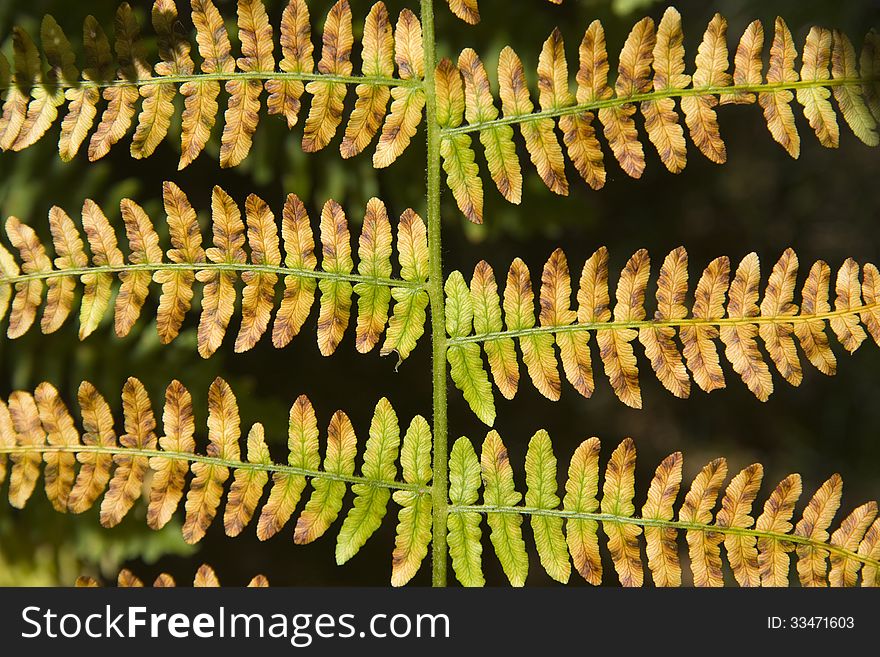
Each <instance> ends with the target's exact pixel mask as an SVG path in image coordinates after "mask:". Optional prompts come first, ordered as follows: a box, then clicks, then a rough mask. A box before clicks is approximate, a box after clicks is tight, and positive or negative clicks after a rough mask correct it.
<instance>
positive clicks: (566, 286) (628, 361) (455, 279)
mask: <svg viewBox="0 0 880 657" xmlns="http://www.w3.org/2000/svg"><path fill="white" fill-rule="evenodd" d="M798 268H799V264H798V258H797V255H796V254H795V252H794V251H793V250H792V249H787V250H786V251H785V252H784V253H783V254H782V256H781V257H780V259H779V260H778V261H777V262H776V263H775V265H774V266H773V268H772V270H771V272H770V276H769V279H768V280H767V283H766V285H765V287H764V288H763V292H762V290H761V288H760V282H761V268H760V262H759V259H758V256H757V254H755V253H750V254H748V255H747V256H746V257H745V258H743V259H742V261H741V262H740V263H739V265H738V266H737V267H736V270H735V273H734V275H733V277H732V278H731V271H730V270H731V267H730V261H729V259H728V258H727V257H726V256H722V257H720V258H716V259H715V260H713V261H712V262H711V263H709V265H708V266H707V267H706V269H705V270H704V271H703V273H702V275H701V276H700V278H699V281H698V283H697V285H696V289H695V292H694V302H693V305H692V307H691V308H688V306H687V305H686V303H685V300H686V299H687V295H688V290H689V283H688V281H689V278H688V256H687V252H686V251H685V249H684V248H683V247H679V248H677V249H675V250H673V251H672V252H671V253H669V254H668V255H667V256H666V258H664V260H663V263H662V265H661V266H660V269H659V273H658V276H657V278H656V310H655V311H654V313H653V315H652V316H651V317H650V318H647V312H646V308H645V291H646V289H647V286H648V283H649V280H650V279H651V263H650V258H649V257H648V253H647V252H646V251H645V250H640V251H638V252H636V253H635V254H634V255H633V256H632V257H631V258H630V259H629V261H628V262H627V263H626V265H625V267H624V268H623V271H622V272H621V275H620V278H619V279H618V282H617V287H616V295H615V296H616V303H613V304H612V301H611V296H610V290H609V280H608V279H609V272H608V252H607V250H606V249H605V248H604V247H603V248H601V249H599V250H598V251H596V252H595V253H594V254H593V255H592V256H590V258H588V259H587V261H586V263H585V264H584V266H583V269H582V273H581V277H580V282H579V285H578V292H577V295H576V296H577V306H576V307H572V298H571V297H572V278H571V273H570V271H569V265H568V259H567V258H566V256H565V253H564V252H563V251H562V250H561V249H557V250H555V251H554V252H553V253H552V254H551V255H550V258H549V259H548V260H547V262H546V264H545V265H544V269H543V273H542V277H541V290H540V295H538V301H539V302H540V308H541V312H540V322H539V324H538V325H536V323H535V318H534V312H535V301H536V298H535V297H536V295H535V291H534V290H533V288H532V284H531V279H530V274H529V270H528V268H527V267H526V265H525V263H524V262H523V261H522V260H520V259H516V260H514V262H513V263H512V264H511V267H510V270H509V273H508V277H507V284H506V286H505V289H504V317H503V321H502V317H501V312H500V309H499V308H498V305H499V297H498V291H497V283H496V281H495V276H494V274H493V272H492V269H491V268H490V267H489V266H488V265H487V264H486V263H480V264H479V265H477V267H476V269H475V270H474V274H473V276H472V278H471V282H470V289H471V297H472V298H471V299H467V300H465V298H464V297H465V296H466V294H465V291H466V289H467V283H466V281H465V279H464V277H463V276H462V275H461V273H460V272H453V273H452V274H451V275H450V276H449V278H448V279H447V286H446V297H447V300H446V313H447V334H448V336H449V337H448V339H447V349H448V352H449V356H450V363H451V364H452V380H453V382H454V383H455V384H456V387H458V388H459V389H460V390H461V391H462V392H463V394H464V396H465V399H466V400H467V401H468V403H469V404H470V406H471V409H472V410H473V411H474V412H475V413H476V414H477V416H478V417H480V418H481V419H482V420H483V421H484V422H486V423H487V424H489V425H490V426H491V424H492V422H493V421H494V400H493V398H492V394H491V384H490V383H489V378H488V372H491V374H492V380H493V381H494V383H495V387H497V388H498V390H499V391H500V392H501V393H502V395H503V396H504V397H506V398H508V399H511V398H513V396H514V395H515V394H516V391H517V388H518V382H519V363H518V358H517V355H516V351H515V350H514V341H516V342H518V343H519V345H520V349H521V351H522V362H523V363H524V364H525V365H526V371H527V372H528V375H529V378H530V379H531V380H532V382H533V383H534V384H535V387H536V388H537V389H538V390H539V391H540V392H541V393H542V394H543V395H544V396H546V397H547V398H548V399H551V400H556V399H559V397H560V392H561V379H560V376H559V370H558V367H559V359H560V358H561V362H562V367H563V370H564V372H565V376H566V379H568V381H569V383H571V385H572V387H573V388H574V389H575V390H577V391H578V392H579V393H580V394H581V395H582V396H584V397H587V398H588V397H590V396H591V395H592V393H593V389H594V386H595V383H594V374H593V363H594V360H593V359H594V355H593V354H592V353H591V344H590V343H591V335H592V334H593V333H595V336H596V337H595V342H596V345H597V346H598V356H599V359H600V360H601V362H602V364H603V366H604V370H605V375H606V377H607V379H608V381H609V383H610V384H611V387H612V389H613V390H614V392H615V394H616V395H617V397H618V398H619V399H620V400H621V401H622V402H623V403H625V404H627V405H628V406H632V407H634V408H640V407H641V387H640V384H639V368H638V362H637V358H636V355H635V351H634V350H633V345H632V342H633V341H634V340H635V339H636V337H638V339H639V341H640V342H641V343H642V345H643V346H644V348H645V356H647V358H648V360H649V361H650V363H651V367H652V369H653V370H654V373H655V374H656V376H657V379H658V380H659V381H660V383H661V384H662V385H663V387H665V388H666V389H667V390H669V391H670V392H671V393H672V394H674V395H676V396H677V397H681V398H686V397H688V396H690V394H691V376H692V377H693V381H694V382H695V383H696V384H697V386H698V387H699V388H700V389H701V390H703V391H705V392H711V391H713V390H718V389H721V388H724V387H725V386H726V383H725V376H724V370H723V368H722V366H721V362H720V358H719V350H718V344H717V342H716V340H717V339H718V338H720V340H721V343H722V344H723V345H724V356H725V357H726V359H727V361H728V362H729V363H730V365H731V366H732V368H733V370H734V372H736V373H737V374H738V375H739V376H740V378H741V379H742V380H743V382H744V383H745V384H746V386H747V387H748V388H749V390H750V391H751V392H752V393H753V394H754V395H755V396H756V397H757V398H758V399H759V400H761V401H766V400H767V399H768V398H769V396H770V395H771V394H772V392H773V377H772V375H771V372H770V366H769V364H770V363H772V365H773V367H774V368H775V369H776V371H777V372H778V373H779V375H780V376H781V377H782V378H783V379H785V380H786V381H787V382H788V383H790V384H791V385H793V386H798V385H800V383H801V382H802V380H803V378H804V376H805V374H804V371H803V366H802V363H801V354H803V356H805V357H806V359H807V360H808V361H809V362H810V364H812V365H813V366H814V367H815V368H816V369H818V370H819V371H820V372H822V373H823V374H826V375H832V374H834V373H835V372H836V359H835V355H834V352H833V351H832V350H831V347H830V343H829V334H828V332H827V329H828V328H829V327H830V328H831V329H832V331H833V333H834V335H835V336H836V337H837V339H838V341H839V342H840V343H841V345H843V347H844V348H845V349H846V350H847V351H849V352H853V351H855V350H856V349H858V347H859V346H860V345H861V344H862V343H863V342H864V341H865V340H866V339H867V337H868V335H871V337H872V338H874V339H875V341H876V340H877V338H878V337H880V330H878V329H880V319H878V317H880V311H878V310H877V308H876V304H877V302H878V300H880V295H878V292H877V291H878V290H880V273H878V272H877V268H876V267H875V266H874V265H872V264H866V265H864V267H860V266H859V264H858V263H856V262H855V261H853V260H852V259H848V260H846V261H845V262H844V263H843V265H842V266H841V267H840V269H839V270H838V273H837V278H836V285H835V290H834V291H835V293H836V298H835V302H834V307H833V309H832V305H831V303H830V301H829V296H830V292H831V289H830V284H831V270H830V268H829V267H828V265H827V264H825V263H824V262H822V261H819V262H817V263H816V264H814V265H813V267H812V268H811V269H810V272H809V275H808V276H807V278H806V280H805V281H804V283H803V287H802V290H801V296H800V304H798V303H796V300H795V293H796V288H797V282H798ZM459 281H460V282H459ZM463 310H464V311H466V314H464V315H463V314H462V312H463ZM688 315H690V316H688ZM454 317H459V318H461V319H460V320H458V321H455V322H453V323H450V319H449V318H454ZM472 327H473V328H472ZM554 344H555V345H556V347H558V350H559V351H558V355H557V352H556V350H555V349H554ZM479 345H482V347H483V348H482V351H483V352H484V353H485V356H486V360H487V363H488V366H487V364H486V363H484V362H483V359H482V358H481V356H480V354H479V351H478V350H477V349H476V347H478V346H479ZM761 345H763V347H764V350H765V351H766V354H765V352H764V351H762V350H761ZM798 345H799V346H800V349H798ZM453 356H454V358H453Z"/></svg>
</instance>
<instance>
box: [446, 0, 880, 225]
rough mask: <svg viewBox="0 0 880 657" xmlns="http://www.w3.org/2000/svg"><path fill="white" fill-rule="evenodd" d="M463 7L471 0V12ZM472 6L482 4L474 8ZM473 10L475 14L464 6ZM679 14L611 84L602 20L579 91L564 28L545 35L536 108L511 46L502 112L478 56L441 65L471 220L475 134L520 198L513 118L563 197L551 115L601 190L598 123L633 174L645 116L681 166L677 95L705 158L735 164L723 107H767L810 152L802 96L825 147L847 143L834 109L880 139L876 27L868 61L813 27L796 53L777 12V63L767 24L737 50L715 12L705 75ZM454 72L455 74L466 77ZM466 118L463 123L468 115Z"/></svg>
mask: <svg viewBox="0 0 880 657" xmlns="http://www.w3.org/2000/svg"><path fill="white" fill-rule="evenodd" d="M465 6H469V5H466V4H462V6H461V8H462V9H464V8H465ZM472 8H473V9H475V5H473V7H472ZM464 15H465V16H468V15H469V16H472V17H475V16H476V14H475V13H471V14H464ZM683 38H684V36H683V32H682V25H681V16H680V15H679V13H678V12H677V11H676V10H675V9H674V8H672V7H670V8H668V9H667V10H666V13H665V14H664V15H663V18H662V20H661V21H660V23H659V25H655V23H654V21H653V20H652V19H651V18H644V19H642V20H641V21H639V22H638V23H637V24H636V25H635V27H634V28H633V29H632V32H631V33H630V34H629V37H628V38H627V40H626V42H625V44H624V46H623V49H622V51H621V53H620V57H619V63H618V74H617V78H616V80H615V81H614V83H613V84H611V83H610V82H609V79H608V77H609V71H610V66H609V61H608V52H607V48H606V45H605V33H604V30H603V28H602V24H601V23H600V22H599V21H594V22H593V23H592V24H591V25H590V26H589V28H588V29H587V31H586V33H585V35H584V38H583V40H582V42H581V44H580V48H579V60H580V62H579V68H578V72H577V76H576V81H577V93H576V95H573V94H572V93H571V91H570V88H569V84H570V81H569V67H568V63H567V61H566V59H565V50H564V44H563V39H562V35H561V33H560V32H559V30H558V29H557V30H554V32H553V33H552V34H551V35H550V37H549V38H548V39H547V40H546V41H545V42H544V46H543V49H542V51H541V54H540V57H539V60H538V66H537V78H538V89H537V95H538V104H539V105H540V109H538V110H536V109H535V108H534V106H533V103H532V99H531V96H530V93H529V89H528V85H527V84H526V76H525V71H524V68H523V64H522V62H521V60H520V58H519V57H518V56H517V54H516V53H515V52H514V51H513V50H511V49H510V48H509V47H508V48H505V49H504V50H503V51H502V52H501V56H500V57H499V60H498V82H499V91H500V99H501V116H500V117H499V111H498V108H497V107H496V104H495V98H494V96H493V92H492V88H491V85H490V82H489V77H488V75H487V72H486V69H485V67H484V66H483V63H482V62H481V61H480V58H479V57H478V56H477V53H476V52H474V51H473V50H471V49H466V50H464V51H462V53H461V55H460V56H459V58H458V65H457V67H456V65H455V64H453V63H452V62H451V61H450V60H448V59H446V60H442V61H441V62H440V63H439V64H438V66H437V70H436V74H435V78H436V80H437V95H438V99H437V103H438V108H439V109H438V114H439V116H438V122H439V123H440V125H441V128H442V130H441V139H442V141H441V153H442V155H443V159H444V168H445V170H446V172H447V184H448V186H449V188H450V189H451V190H452V192H453V195H454V196H455V199H456V201H457V202H458V206H459V208H460V209H461V211H462V212H463V213H464V214H465V216H466V217H467V218H468V219H470V220H471V221H473V222H475V223H480V222H481V221H482V210H481V209H482V204H483V195H482V194H483V193H482V184H481V183H480V178H479V171H478V167H477V165H476V163H475V160H476V155H475V153H474V150H473V148H472V146H471V135H475V136H477V137H478V138H479V139H480V141H481V143H482V144H483V148H484V150H485V162H486V166H487V168H488V170H489V173H490V176H491V178H492V180H493V181H494V182H495V185H496V187H497V188H498V191H499V192H500V193H501V195H502V196H503V197H504V198H505V199H507V200H508V201H510V202H511V203H519V202H520V198H521V194H522V173H521V167H520V162H519V158H518V156H517V153H516V146H515V142H514V131H513V128H514V126H518V127H519V130H520V132H521V133H522V137H523V140H524V142H525V147H526V150H527V152H528V153H529V156H530V158H531V161H532V163H533V164H534V166H535V169H536V170H537V172H538V174H539V175H540V177H541V179H542V180H543V181H544V183H545V184H546V186H547V187H548V188H549V189H551V190H552V191H553V192H555V193H557V194H560V195H563V196H565V195H567V194H568V189H569V187H568V181H567V179H566V177H565V162H564V156H563V151H562V144H560V142H559V139H558V136H557V133H556V130H555V127H556V126H555V125H554V121H555V120H557V119H558V128H559V130H560V131H561V132H562V136H563V142H562V143H563V144H564V145H565V148H566V151H567V152H568V156H569V159H570V160H571V162H572V164H574V166H575V168H576V169H577V171H578V172H579V173H580V175H581V177H582V178H583V179H584V180H585V181H586V182H587V183H588V184H589V185H590V186H591V187H592V188H594V189H599V188H601V187H602V186H603V185H604V184H605V178H606V170H605V164H604V159H605V157H604V154H603V151H602V147H601V146H600V144H599V141H598V139H597V138H596V130H597V129H598V128H597V127H596V126H595V120H596V118H597V117H598V121H599V124H601V126H602V130H603V132H604V135H605V138H606V140H607V141H608V144H609V146H610V147H611V151H612V152H613V154H614V158H615V159H616V160H617V161H618V162H619V164H620V167H621V168H622V169H623V171H625V172H626V173H627V174H628V175H629V176H631V177H633V178H640V177H641V176H642V173H643V172H644V170H645V152H644V148H643V145H642V142H641V140H640V137H639V133H638V130H637V128H636V122H635V115H636V112H637V111H640V112H641V114H642V116H643V117H644V120H645V130H646V132H647V135H648V139H649V141H650V142H651V144H653V146H654V148H655V149H656V151H657V153H658V155H659V157H660V160H661V161H662V162H663V164H664V166H665V167H666V168H667V169H668V170H669V171H670V172H672V173H679V172H681V171H682V170H683V169H684V167H685V165H686V164H687V140H686V137H685V130H684V128H683V127H682V124H681V122H680V116H679V114H678V112H677V111H676V107H675V101H676V99H679V100H680V105H681V110H682V112H683V113H684V119H685V121H684V122H685V124H686V125H687V128H688V130H687V132H688V134H689V135H690V140H691V141H692V142H693V144H694V145H695V146H696V147H697V148H698V149H699V150H700V152H702V153H703V155H705V156H706V157H707V158H708V159H710V160H711V161H713V162H716V163H719V164H720V163H723V162H725V161H726V159H727V151H726V147H725V144H724V140H723V139H722V137H721V133H720V129H719V126H718V116H717V107H718V106H719V105H725V104H731V103H735V104H748V103H755V102H756V101H757V103H758V104H759V105H760V107H761V108H762V110H763V112H764V119H765V121H766V123H767V126H768V128H769V130H770V133H771V135H772V137H773V139H774V140H776V141H777V142H778V143H779V144H780V145H782V146H783V148H785V150H786V151H787V152H788V153H789V154H790V155H791V156H792V157H794V158H797V157H798V156H799V154H800V136H799V134H798V131H797V127H796V125H795V119H794V110H793V108H792V102H793V101H794V99H795V96H797V101H798V104H800V105H801V106H802V107H803V110H804V115H805V116H806V118H807V120H808V121H809V123H810V126H811V127H812V128H813V130H814V131H815V133H816V136H817V138H818V139H819V142H820V143H821V144H822V145H823V146H826V147H829V148H836V147H837V146H838V145H839V127H838V119H837V112H836V111H835V109H834V107H833V106H832V104H831V100H830V99H831V96H832V95H833V96H834V100H835V102H836V104H837V109H838V111H839V113H840V115H841V116H842V117H843V119H844V121H846V123H847V124H848V125H849V127H850V129H851V130H852V132H853V133H854V134H855V135H856V137H858V138H859V139H860V140H861V141H862V142H864V143H865V144H866V145H868V146H877V145H878V143H880V137H878V131H877V121H878V120H880V112H878V100H877V99H878V96H880V94H878V85H880V78H878V70H880V67H878V65H877V54H876V53H877V50H878V48H877V35H876V33H875V32H873V31H872V32H870V33H869V34H868V36H867V37H866V39H865V44H864V46H863V47H862V51H861V55H860V57H859V58H858V60H857V55H856V50H855V48H854V46H853V44H852V42H851V41H850V40H849V38H848V37H847V36H846V35H845V34H843V33H842V32H840V31H839V30H833V31H832V30H827V29H824V28H819V27H815V28H813V29H812V30H811V31H810V33H809V35H808V36H807V39H806V42H805V44H804V47H803V49H802V56H801V58H800V59H801V65H800V70H797V69H796V60H797V59H798V51H797V50H796V48H795V45H794V41H793V39H792V35H791V32H790V31H789V29H788V26H787V25H786V23H785V21H783V20H782V19H781V18H777V19H776V23H775V26H774V32H773V39H772V47H771V49H770V59H769V63H768V66H767V68H766V72H765V68H764V62H763V60H762V52H763V47H764V29H763V27H762V25H761V23H760V22H758V21H755V22H754V23H752V24H751V25H749V27H748V28H747V29H746V31H745V33H744V34H743V36H742V38H741V40H740V42H739V45H738V47H737V49H736V51H735V53H736V54H735V56H734V58H733V59H734V71H733V73H732V74H731V73H730V72H729V69H730V66H731V62H730V56H729V53H728V44H727V21H726V19H724V18H723V17H722V16H721V15H720V14H716V15H715V17H714V18H713V19H712V21H711V22H710V24H709V26H708V28H707V29H706V32H705V34H704V36H703V41H702V43H701V45H700V46H699V49H698V51H697V53H696V57H695V70H694V71H693V73H692V74H686V73H685V68H686V66H685V51H684V46H683V45H682V44H683ZM456 68H457V69H458V71H456ZM462 115H464V119H466V122H464V121H463V117H462Z"/></svg>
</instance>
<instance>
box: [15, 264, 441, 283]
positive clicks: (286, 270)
mask: <svg viewBox="0 0 880 657" xmlns="http://www.w3.org/2000/svg"><path fill="white" fill-rule="evenodd" d="M175 270H176V271H193V272H195V271H210V270H216V271H222V272H246V271H251V272H257V273H261V274H277V275H279V276H296V277H297V278H312V279H318V280H321V279H329V280H334V281H348V282H350V283H367V284H371V285H381V286H383V287H407V288H414V289H423V288H425V287H426V285H425V284H424V283H420V282H418V281H405V280H401V279H397V278H378V277H372V276H361V275H359V274H338V273H334V272H327V271H320V270H316V269H296V268H291V267H282V266H277V267H276V266H273V265H252V264H247V263H244V262H241V263H226V262H193V263H190V262H183V263H171V262H164V263H163V262H151V263H142V264H136V265H134V264H125V265H118V266H113V265H107V266H100V267H98V266H95V267H80V268H76V269H53V270H51V271H40V272H33V273H30V274H20V275H18V276H10V277H3V276H0V285H15V284H17V283H25V282H27V281H34V280H45V279H49V278H66V277H70V276H83V275H86V274H119V273H125V272H132V271H153V272H155V271H175Z"/></svg>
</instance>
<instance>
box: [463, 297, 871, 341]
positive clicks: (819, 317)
mask: <svg viewBox="0 0 880 657" xmlns="http://www.w3.org/2000/svg"><path fill="white" fill-rule="evenodd" d="M878 308H880V303H870V304H866V305H862V306H853V307H852V308H847V309H845V310H832V311H829V312H827V313H819V314H816V315H773V316H756V317H733V318H732V317H723V318H718V319H697V318H689V319H670V320H650V319H646V320H638V321H631V322H587V323H583V324H567V325H563V326H535V327H532V328H527V329H517V330H510V331H499V332H497V333H481V334H478V335H468V336H464V337H459V338H447V340H446V344H447V346H452V345H456V344H464V343H466V342H488V341H490V340H496V339H498V338H521V337H525V336H528V335H540V334H542V333H553V334H556V333H575V332H580V331H601V330H621V329H636V330H638V329H641V328H648V327H653V328H662V327H667V326H669V327H672V328H681V327H684V326H737V325H747V324H786V325H791V324H802V323H806V322H815V321H826V320H830V319H833V318H835V317H843V316H848V315H858V314H860V313H864V312H868V311H872V310H876V309H878Z"/></svg>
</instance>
